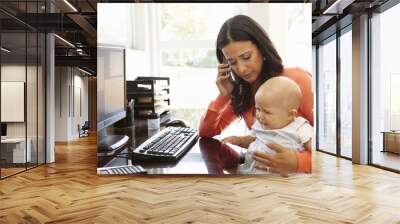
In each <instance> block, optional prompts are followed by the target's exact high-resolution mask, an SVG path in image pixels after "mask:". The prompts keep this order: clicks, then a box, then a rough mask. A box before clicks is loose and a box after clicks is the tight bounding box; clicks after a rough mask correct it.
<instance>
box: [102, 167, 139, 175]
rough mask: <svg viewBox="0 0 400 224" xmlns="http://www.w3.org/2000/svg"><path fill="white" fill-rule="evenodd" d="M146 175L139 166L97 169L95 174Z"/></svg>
mask: <svg viewBox="0 0 400 224" xmlns="http://www.w3.org/2000/svg"><path fill="white" fill-rule="evenodd" d="M141 173H147V171H146V170H145V169H143V167H142V166H140V165H127V166H114V167H102V168H97V174H141Z"/></svg>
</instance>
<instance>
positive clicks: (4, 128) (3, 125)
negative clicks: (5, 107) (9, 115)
mask: <svg viewBox="0 0 400 224" xmlns="http://www.w3.org/2000/svg"><path fill="white" fill-rule="evenodd" d="M6 136H7V124H6V123H1V137H6Z"/></svg>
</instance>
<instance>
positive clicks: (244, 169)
mask: <svg viewBox="0 0 400 224" xmlns="http://www.w3.org/2000/svg"><path fill="white" fill-rule="evenodd" d="M250 135H251V136H253V137H255V138H256V140H255V141H254V142H252V143H251V144H250V145H249V148H248V150H247V152H246V155H245V163H244V164H242V165H240V166H239V173H266V172H265V171H263V170H260V169H256V168H255V165H256V163H255V162H256V161H254V160H253V159H252V158H251V154H252V152H254V151H261V152H266V153H271V154H274V153H275V151H273V150H271V149H270V148H268V147H267V146H266V145H265V144H267V143H275V144H278V145H281V146H283V147H285V148H287V149H290V150H293V151H302V150H304V146H303V145H304V143H306V142H307V141H309V140H310V139H311V138H312V136H313V127H312V126H311V125H310V124H309V123H308V121H307V120H306V119H304V118H302V117H297V118H296V119H295V120H294V121H293V122H291V123H290V124H288V125H286V126H285V127H283V128H281V129H273V130H265V129H264V128H263V127H262V126H261V124H260V123H259V122H258V121H257V120H256V121H255V122H254V124H253V126H252V129H251V132H250Z"/></svg>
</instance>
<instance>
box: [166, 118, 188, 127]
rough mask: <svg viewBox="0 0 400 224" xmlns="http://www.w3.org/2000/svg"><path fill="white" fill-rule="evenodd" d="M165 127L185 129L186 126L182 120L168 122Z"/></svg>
mask: <svg viewBox="0 0 400 224" xmlns="http://www.w3.org/2000/svg"><path fill="white" fill-rule="evenodd" d="M165 126H166V127H184V128H185V127H187V124H186V122H185V121H184V120H182V119H175V120H171V121H168V122H167V123H166V124H165Z"/></svg>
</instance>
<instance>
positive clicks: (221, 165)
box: [132, 138, 240, 175]
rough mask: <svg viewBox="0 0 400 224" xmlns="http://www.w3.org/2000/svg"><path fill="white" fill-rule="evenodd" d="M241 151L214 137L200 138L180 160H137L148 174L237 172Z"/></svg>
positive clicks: (218, 173) (217, 173)
mask: <svg viewBox="0 0 400 224" xmlns="http://www.w3.org/2000/svg"><path fill="white" fill-rule="evenodd" d="M239 158H240V152H239V150H237V149H234V148H231V147H229V146H227V145H225V144H222V143H220V141H218V140H216V139H212V138H207V139H204V138H200V139H199V140H198V141H197V143H196V144H195V145H194V146H193V147H192V148H191V149H190V151H188V152H187V153H186V154H185V155H184V156H183V157H182V158H181V159H180V160H179V161H178V162H170V163H150V162H135V161H133V162H132V164H139V165H141V166H143V167H144V168H145V169H146V170H147V172H148V174H214V175H221V174H236V170H237V167H238V164H239Z"/></svg>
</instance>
